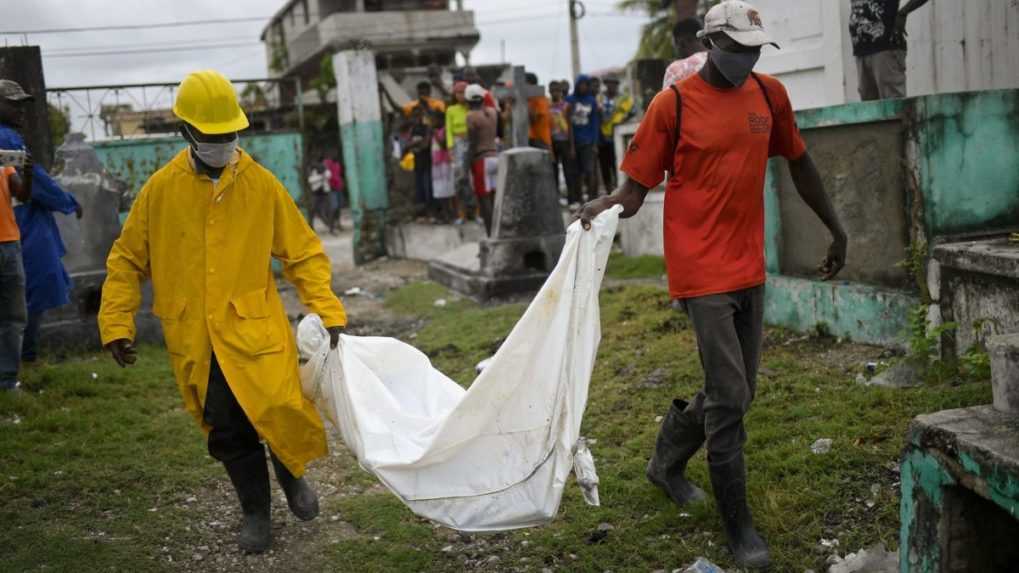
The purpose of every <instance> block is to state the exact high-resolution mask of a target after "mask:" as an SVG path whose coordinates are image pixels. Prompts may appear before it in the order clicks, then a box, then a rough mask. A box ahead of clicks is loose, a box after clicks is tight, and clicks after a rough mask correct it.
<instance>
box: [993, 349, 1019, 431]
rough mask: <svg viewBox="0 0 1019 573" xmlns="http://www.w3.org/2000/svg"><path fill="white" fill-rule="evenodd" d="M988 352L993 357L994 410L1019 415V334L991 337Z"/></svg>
mask: <svg viewBox="0 0 1019 573" xmlns="http://www.w3.org/2000/svg"><path fill="white" fill-rule="evenodd" d="M987 352H988V354H990V356H991V386H992V388H993V390H994V408H995V409H996V410H998V411H1000V412H1005V413H1008V414H1016V415H1019V332H1017V333H1012V334H1005V335H1001V336H992V337H990V338H989V339H988V340H987Z"/></svg>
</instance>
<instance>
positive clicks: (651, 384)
mask: <svg viewBox="0 0 1019 573" xmlns="http://www.w3.org/2000/svg"><path fill="white" fill-rule="evenodd" d="M668 378H669V371H668V370H666V369H665V368H658V369H657V370H655V371H654V372H652V373H651V374H648V375H647V378H644V381H643V382H641V383H640V387H641V388H660V387H661V386H662V385H663V384H665V381H666V380H668Z"/></svg>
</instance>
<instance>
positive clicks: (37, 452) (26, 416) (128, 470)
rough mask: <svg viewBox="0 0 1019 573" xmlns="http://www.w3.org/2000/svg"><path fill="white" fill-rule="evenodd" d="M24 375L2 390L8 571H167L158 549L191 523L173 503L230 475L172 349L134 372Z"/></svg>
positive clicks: (0, 450)
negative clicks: (184, 402)
mask: <svg viewBox="0 0 1019 573" xmlns="http://www.w3.org/2000/svg"><path fill="white" fill-rule="evenodd" d="M93 373H94V374H95V378H94V379H93ZM23 379H24V385H25V391H24V392H19V393H2V394H0V459H3V460H4V461H3V464H2V470H0V499H3V500H4V501H3V504H0V523H3V524H4V534H3V535H2V536H0V570H2V571H30V570H37V569H38V568H40V566H41V565H42V564H45V565H46V567H47V569H48V570H53V571H83V570H93V571H98V570H111V569H117V570H123V569H124V567H125V564H130V567H129V569H130V570H132V571H153V570H161V569H160V568H159V567H158V566H157V565H156V564H155V563H154V562H152V561H151V560H150V556H151V555H153V554H154V551H153V547H158V546H159V545H160V543H161V542H162V540H163V538H164V537H165V536H166V535H167V533H166V532H168V531H176V530H181V529H183V527H184V524H185V523H186V513H185V511H184V510H183V509H181V508H180V507H177V506H175V505H174V504H178V502H180V501H181V500H182V496H183V495H184V492H186V491H191V490H193V489H194V488H196V487H198V486H199V485H200V484H201V483H203V482H205V481H208V479H209V478H210V476H212V475H218V473H220V472H221V471H222V470H221V469H219V468H218V465H217V464H214V463H212V460H211V459H210V458H208V457H207V456H206V455H205V447H204V443H203V440H202V438H201V432H200V431H199V429H198V428H197V426H195V424H194V423H193V422H192V420H191V417H190V416H189V415H188V414H187V413H186V412H185V411H184V410H183V408H182V406H181V401H180V397H179V394H178V392H177V387H176V385H175V384H174V382H173V376H172V374H171V372H170V369H169V365H168V362H167V360H166V355H165V354H164V352H163V351H162V350H160V349H154V348H142V349H141V353H140V359H139V364H138V366H136V367H135V368H134V369H133V370H130V371H129V370H121V369H119V368H117V367H116V366H115V365H113V364H112V361H111V360H109V358H106V357H102V356H87V357H82V358H80V359H78V360H75V361H72V362H67V363H64V364H60V365H57V366H45V365H44V366H39V367H37V368H35V369H32V370H29V371H28V372H25V373H24V376H23ZM153 508H155V511H150V510H151V509H153ZM178 535H181V534H178ZM86 565H87V567H86Z"/></svg>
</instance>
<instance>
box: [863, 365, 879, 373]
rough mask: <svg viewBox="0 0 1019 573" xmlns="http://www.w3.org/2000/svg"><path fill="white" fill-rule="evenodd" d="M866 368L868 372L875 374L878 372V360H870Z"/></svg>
mask: <svg viewBox="0 0 1019 573" xmlns="http://www.w3.org/2000/svg"><path fill="white" fill-rule="evenodd" d="M864 368H865V369H866V370H867V374H870V375H871V376H873V375H874V374H875V373H877V362H868V363H867V365H866V366H865V367H864Z"/></svg>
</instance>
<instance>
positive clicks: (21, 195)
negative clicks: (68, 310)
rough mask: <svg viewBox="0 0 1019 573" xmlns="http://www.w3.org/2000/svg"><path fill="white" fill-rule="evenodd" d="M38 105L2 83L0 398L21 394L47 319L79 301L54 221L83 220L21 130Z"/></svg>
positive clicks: (8, 83) (6, 82) (14, 85)
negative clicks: (24, 370)
mask: <svg viewBox="0 0 1019 573" xmlns="http://www.w3.org/2000/svg"><path fill="white" fill-rule="evenodd" d="M33 100H34V96H33V95H32V94H29V93H27V92H25V90H24V89H23V88H22V87H21V86H20V85H19V84H18V83H17V82H14V81H11V80H0V153H3V154H5V155H7V156H8V157H10V158H12V159H10V160H9V161H5V162H0V165H5V166H3V167H0V391H13V390H17V389H18V380H17V377H18V372H19V370H20V368H21V366H22V364H23V363H32V362H35V360H36V357H37V354H38V349H37V347H38V342H39V327H40V325H41V324H42V319H43V314H44V313H45V312H46V311H48V310H51V309H54V308H57V307H60V306H64V305H66V304H68V303H70V301H71V278H70V277H69V276H68V274H67V271H66V269H65V268H64V265H63V263H62V262H61V259H62V258H63V256H64V254H65V252H66V251H65V249H64V243H63V241H62V240H61V237H60V231H59V229H58V228H57V222H56V220H55V219H54V218H53V213H63V214H65V215H70V214H75V215H76V216H77V217H78V218H79V219H80V218H81V217H82V215H83V211H82V208H81V205H80V204H79V203H78V201H77V200H75V198H74V196H73V195H71V194H70V193H68V192H66V191H64V190H63V189H61V188H60V186H59V185H58V184H57V183H56V181H54V180H53V179H52V178H51V177H50V176H49V174H48V173H47V172H46V170H45V169H43V168H42V166H40V165H37V164H35V163H34V161H33V160H32V156H31V153H29V151H28V149H27V148H26V146H25V141H24V139H23V137H22V133H21V130H22V126H23V125H24V118H25V107H26V106H27V105H29V103H30V102H32V101H33ZM15 164H16V165H15Z"/></svg>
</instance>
